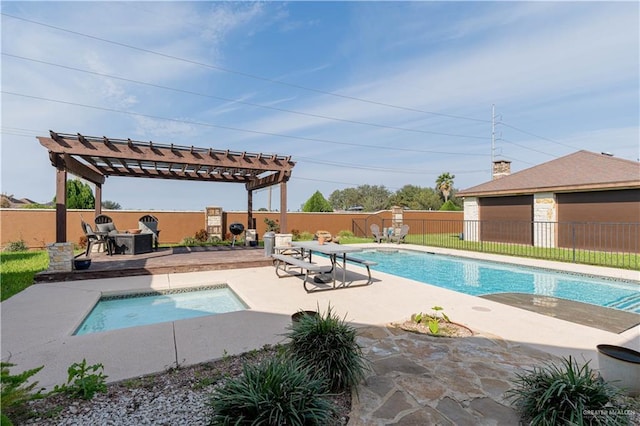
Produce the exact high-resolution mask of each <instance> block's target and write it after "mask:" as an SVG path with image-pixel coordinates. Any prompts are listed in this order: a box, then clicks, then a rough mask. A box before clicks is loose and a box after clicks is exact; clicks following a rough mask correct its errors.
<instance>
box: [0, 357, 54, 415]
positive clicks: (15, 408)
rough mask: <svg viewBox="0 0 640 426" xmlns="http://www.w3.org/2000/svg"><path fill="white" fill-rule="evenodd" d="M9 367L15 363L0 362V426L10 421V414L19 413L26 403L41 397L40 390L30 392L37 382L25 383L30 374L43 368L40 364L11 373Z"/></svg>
mask: <svg viewBox="0 0 640 426" xmlns="http://www.w3.org/2000/svg"><path fill="white" fill-rule="evenodd" d="M10 367H15V364H11V363H9V362H2V363H0V371H1V373H2V374H1V376H2V377H1V379H2V385H1V388H2V392H1V393H0V408H1V410H0V418H1V421H2V426H8V425H11V424H13V423H11V420H10V419H9V416H10V415H13V414H15V413H20V412H22V411H24V410H25V409H26V403H27V402H28V401H31V400H33V399H38V398H41V397H42V394H41V393H40V392H41V391H40V390H39V391H37V392H35V393H34V392H32V391H33V389H34V388H35V387H36V386H37V385H38V382H32V383H31V384H27V381H28V380H29V378H31V376H33V375H34V374H36V373H37V372H38V371H40V370H42V369H43V368H44V365H43V366H40V367H38V368H34V369H32V370H27V371H23V372H22V373H20V374H15V375H12V374H11V373H10V371H9V368H10Z"/></svg>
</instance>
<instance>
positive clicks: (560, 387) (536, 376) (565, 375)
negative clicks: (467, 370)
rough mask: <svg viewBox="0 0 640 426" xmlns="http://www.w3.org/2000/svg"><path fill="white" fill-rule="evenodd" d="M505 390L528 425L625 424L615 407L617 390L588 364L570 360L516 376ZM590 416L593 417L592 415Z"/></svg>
mask: <svg viewBox="0 0 640 426" xmlns="http://www.w3.org/2000/svg"><path fill="white" fill-rule="evenodd" d="M514 384H515V388H513V389H511V390H509V391H507V393H506V396H507V397H508V398H510V399H511V400H512V401H513V402H514V404H515V406H516V407H517V408H518V409H519V411H520V413H521V415H522V417H523V419H524V420H526V421H527V422H529V423H527V424H531V425H558V424H563V425H564V424H567V425H626V424H629V417H628V416H625V415H624V410H623V408H624V407H620V406H618V405H617V398H618V397H619V396H620V391H619V390H617V389H616V388H614V387H612V386H611V385H610V384H609V383H607V382H605V381H604V380H603V379H602V378H601V377H600V376H599V375H598V374H597V372H595V371H593V370H592V369H591V368H590V367H589V363H588V362H587V363H586V364H584V365H582V366H579V365H578V363H577V362H576V361H575V359H573V358H572V357H569V358H568V359H566V358H563V360H562V362H561V363H560V364H559V365H557V364H554V363H548V364H546V365H544V366H542V367H533V369H531V370H526V371H525V372H524V373H518V374H516V379H515V380H514ZM591 413H592V414H591Z"/></svg>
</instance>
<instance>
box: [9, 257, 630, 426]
mask: <svg viewBox="0 0 640 426" xmlns="http://www.w3.org/2000/svg"><path fill="white" fill-rule="evenodd" d="M371 246H374V245H371ZM412 248H414V247H412ZM154 254H157V257H156V256H153V255H154ZM164 254H165V256H162V252H158V253H150V254H148V255H143V256H145V259H144V260H142V259H141V261H142V262H149V263H151V262H152V261H153V262H156V265H157V266H158V267H161V265H160V263H162V262H163V260H162V259H163V258H164V259H165V260H166V259H171V258H172V256H175V257H174V259H183V260H181V261H180V262H178V261H176V263H175V265H173V266H171V265H166V266H165V267H167V268H172V267H177V266H176V265H178V264H183V265H184V264H185V262H186V264H191V265H192V266H193V267H198V261H196V260H194V261H193V262H191V261H190V260H187V259H189V258H190V256H194V259H196V258H199V259H200V261H202V259H203V258H207V259H208V258H217V259H219V260H221V262H219V263H218V264H217V265H216V264H215V263H211V264H210V265H211V267H212V268H214V269H216V270H211V271H199V272H188V273H167V272H162V273H157V274H153V275H152V274H148V273H147V274H145V275H137V276H128V277H127V278H126V279H123V278H116V279H111V278H100V279H84V280H74V281H64V282H62V281H61V282H49V283H46V284H39V285H33V286H31V287H29V288H27V289H26V290H25V291H23V292H21V293H19V294H17V295H16V296H14V297H12V298H11V299H9V300H7V301H5V302H3V303H2V359H3V360H7V359H10V360H11V362H13V363H15V364H17V365H18V366H19V368H20V369H27V368H34V367H37V366H40V365H45V368H44V369H43V370H42V371H40V372H39V373H38V375H37V376H36V377H35V378H34V379H35V380H38V381H39V382H40V385H41V386H46V387H48V388H52V387H53V386H54V385H55V384H60V383H63V382H64V381H65V380H66V369H67V367H68V366H69V365H70V364H71V363H73V362H77V361H79V360H82V359H83V358H86V359H87V362H88V363H90V364H92V363H97V362H101V363H103V364H104V366H105V374H107V375H108V376H109V381H119V380H124V379H127V378H131V377H139V376H141V375H146V374H152V373H157V372H162V371H165V370H167V369H168V368H173V367H176V366H187V365H193V364H197V363H201V362H205V361H208V360H211V359H217V358H221V357H223V356H225V354H229V355H233V354H238V353H243V352H247V351H250V350H252V349H256V348H261V347H262V346H264V345H265V344H275V343H280V342H282V340H283V337H282V335H283V333H285V332H286V329H287V327H288V326H289V324H290V321H291V318H290V316H291V314H292V313H294V312H296V311H298V310H299V309H304V310H316V309H317V308H318V307H319V308H320V310H322V311H324V310H325V309H326V307H327V306H328V305H329V304H330V305H331V306H332V308H333V309H334V310H335V312H337V313H338V314H339V315H341V316H344V317H345V318H346V320H348V321H349V322H351V323H352V324H353V325H354V326H356V327H358V328H360V329H361V331H362V333H361V344H363V346H364V347H365V350H366V351H367V353H368V354H369V356H370V357H371V359H372V361H374V362H375V365H376V368H375V373H374V376H372V377H371V378H370V379H369V381H368V382H367V383H366V384H362V385H361V389H360V395H361V399H360V400H359V401H357V400H354V407H353V410H354V411H353V413H352V414H353V416H352V419H351V420H352V422H351V423H350V424H358V425H360V424H371V425H373V424H402V421H403V419H404V420H406V421H409V422H411V421H412V419H413V420H415V419H423V420H424V419H427V418H431V419H441V417H439V416H441V415H443V416H445V417H446V418H449V419H451V416H452V415H454V414H455V413H458V414H459V415H460V416H463V417H464V418H462V417H461V419H462V420H460V421H463V420H464V421H467V422H468V424H473V423H472V422H473V420H474V419H475V421H476V422H478V421H482V422H485V423H487V424H496V423H498V424H499V423H500V422H501V421H504V420H505V419H507V420H508V419H513V412H512V410H511V409H510V408H509V407H507V406H506V405H505V404H504V400H502V396H501V391H500V389H502V387H504V386H505V383H507V382H508V380H507V377H508V376H510V375H511V374H512V373H513V371H514V369H516V368H521V367H522V368H524V367H529V366H530V364H531V362H533V361H535V360H542V359H545V358H547V357H549V358H550V357H553V356H568V355H572V356H574V357H576V358H577V359H580V360H585V361H587V360H591V366H592V367H593V368H597V356H596V349H595V347H596V345H597V344H601V343H608V344H614V345H623V346H628V347H632V348H637V347H639V346H640V326H638V325H637V326H635V327H633V328H631V329H629V330H627V331H625V332H623V333H620V334H616V333H612V332H608V331H604V330H599V329H596V328H592V327H588V326H585V325H581V324H576V323H572V322H568V321H565V320H560V319H557V318H553V317H550V316H544V315H540V314H538V313H535V312H530V311H527V310H523V309H519V308H516V307H512V306H508V305H506V304H502V303H497V302H495V301H492V300H487V299H484V298H478V297H473V296H468V295H464V294H460V293H456V292H452V291H449V290H446V289H442V288H438V287H433V286H429V285H424V284H419V283H416V282H414V281H411V280H407V279H403V278H398V277H396V276H392V275H388V274H384V273H381V272H374V282H373V284H371V285H370V286H367V287H359V288H353V289H348V290H340V291H332V292H323V293H318V294H307V293H306V292H305V291H304V289H303V288H302V283H301V281H300V279H298V278H283V279H279V278H277V277H276V276H275V273H274V269H273V267H272V266H259V267H247V268H242V269H229V266H230V265H232V264H234V262H235V261H238V260H239V259H240V258H241V257H244V256H245V255H246V256H248V259H249V258H252V259H253V260H252V261H256V262H264V261H265V260H266V261H267V262H269V263H270V260H269V259H265V258H264V257H263V251H262V250H259V249H244V248H242V249H228V250H220V251H218V252H211V251H209V250H203V251H201V252H194V253H191V254H189V255H185V254H179V253H176V254H171V255H168V253H164ZM146 256H149V257H146ZM218 256H219V257H218ZM224 256H229V257H228V258H227V259H226V262H222V258H223V257H224ZM234 256H236V260H235V261H234V260H232V259H233V257H234ZM135 257H138V256H131V258H132V259H130V260H132V261H133V260H137V259H133V258H135ZM116 258H125V256H116ZM126 258H129V256H126ZM152 259H153V260H152ZM96 260H97V261H96V265H98V264H100V263H101V261H98V258H96ZM126 260H127V259H123V261H126ZM118 261H120V260H118ZM247 261H249V260H247ZM318 261H324V260H320V259H318ZM105 262H106V261H105ZM172 262H173V261H172ZM537 263H538V265H539V266H545V267H552V266H558V265H557V264H553V263H552V262H539V261H538V262H537ZM560 266H564V267H566V266H567V265H560ZM568 266H570V265H568ZM92 268H93V265H92ZM105 268H106V265H105ZM137 268H138V270H140V269H143V270H149V269H148V268H149V265H144V264H142V265H138V266H137ZM357 268H358V267H357V266H355V265H354V267H353V271H354V273H358V274H364V273H366V272H364V270H362V271H360V270H358V269H357ZM580 269H581V270H582V272H587V273H596V271H597V272H599V273H610V274H619V273H621V271H618V270H608V269H606V268H594V269H590V268H586V270H585V267H584V266H580ZM132 270H136V269H132ZM80 272H82V271H79V272H78V273H77V274H78V275H76V276H79V275H81V274H80ZM96 272H98V271H97V270H96ZM103 272H104V273H105V274H106V273H107V272H108V268H107V270H104V271H103ZM112 272H113V271H112ZM215 283H226V284H227V285H228V286H229V287H230V288H231V289H233V290H234V291H235V292H236V294H238V295H239V296H240V297H241V298H242V299H243V300H244V301H245V303H247V305H248V306H249V307H250V309H248V310H246V311H240V312H234V313H230V314H224V315H214V316H208V317H201V318H195V319H188V320H181V321H174V322H165V323H159V324H153V325H149V326H141V327H134V328H129V329H121V330H114V331H106V332H102V333H95V334H87V335H82V336H73V335H72V333H73V331H74V330H75V328H76V327H77V326H78V325H79V324H80V322H81V321H82V320H83V318H84V317H85V315H86V314H87V313H88V312H89V311H90V310H91V308H92V306H93V304H94V303H95V302H96V301H97V300H98V299H99V298H100V296H101V295H102V294H114V293H129V292H141V291H150V290H158V289H179V288H185V287H196V286H203V285H210V284H215ZM433 304H438V305H440V306H443V307H444V308H445V311H446V312H447V314H448V315H449V317H450V318H451V319H452V320H453V321H456V322H459V323H463V324H465V325H467V326H468V327H470V328H472V329H473V330H475V331H476V332H478V335H477V337H474V338H470V339H464V341H458V342H456V343H455V346H450V347H449V349H448V350H446V351H445V350H444V349H442V348H440V349H438V347H440V346H441V345H442V344H443V343H442V342H438V343H437V344H434V343H432V342H430V341H429V339H422V338H420V339H417V338H416V339H412V338H411V336H404V337H403V335H396V334H394V333H389V332H388V331H384V330H385V329H384V328H381V326H384V325H387V324H389V323H392V322H397V321H401V320H404V319H406V318H408V317H409V316H410V315H411V313H414V312H420V311H424V310H425V309H426V308H427V307H429V306H432V305H433ZM372 327H373V328H372ZM376 330H379V331H376ZM460 345H462V346H460ZM456 347H459V349H456ZM462 347H464V348H465V349H464V351H466V353H469V354H471V355H473V356H470V357H466V356H464V353H463V352H461V351H462V349H461V348H462ZM461 354H462V355H461ZM416 357H425V362H426V364H425V363H423V362H422V361H419V360H418V359H417V358H416ZM434 357H435V358H434ZM442 357H444V358H442ZM437 359H441V361H439V362H438V363H433V362H429V360H431V361H434V360H437ZM497 359H502V360H509V361H508V362H505V363H498V364H495V365H493V364H494V363H495V361H496V360H497ZM445 361H446V362H445ZM481 364H486V365H489V364H492V367H491V368H498V369H499V370H500V373H499V375H498V374H497V373H492V372H487V371H484V370H483V371H484V372H483V371H481V370H478V368H479V366H480V365H481ZM425 365H426V366H427V367H428V365H431V366H432V367H433V366H436V367H435V368H436V370H437V371H435V370H434V373H433V374H430V373H427V370H425V369H426V368H427V367H425ZM445 367H446V370H442V368H445ZM428 368H431V367H428ZM487 368H488V367H487ZM470 371H473V372H474V374H472V375H470ZM485 373H486V374H485ZM428 376H431V377H433V380H436V379H437V382H433V384H432V385H430V386H428V387H424V386H422V387H421V386H420V385H419V383H422V382H421V381H423V380H424V379H425V377H428ZM492 376H494V377H495V378H496V379H495V380H491V378H492ZM455 377H465V378H466V379H465V380H467V382H468V383H467V382H465V383H467V385H465V386H467V388H466V389H470V390H469V391H468V392H467V391H466V390H464V389H463V388H461V387H460V386H461V384H459V385H460V386H458V385H456V386H458V387H451V386H453V385H451V383H449V382H448V380H450V379H451V378H455ZM430 383H431V382H430ZM447 383H449V384H447ZM416 386H418V387H419V388H420V389H417V388H416ZM436 391H437V392H436ZM456 407H463V410H464V413H463V412H462V411H460V410H458V408H456ZM443 421H444V420H443ZM454 422H455V421H454ZM444 424H446V422H445V423H444Z"/></svg>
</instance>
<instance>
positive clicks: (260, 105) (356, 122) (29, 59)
mask: <svg viewBox="0 0 640 426" xmlns="http://www.w3.org/2000/svg"><path fill="white" fill-rule="evenodd" d="M2 55H3V56H9V57H12V58H17V59H22V60H25V61H31V62H36V63H40V64H44V65H49V66H54V67H59V68H64V69H68V70H73V71H77V72H82V73H86V74H92V75H96V76H99V77H106V78H111V79H114V80H120V81H126V82H128V83H135V84H140V85H144V86H149V87H154V88H157V89H163V90H170V91H173V92H178V93H184V94H188V95H195V96H201V97H204V98H210V99H217V100H221V101H225V102H232V103H238V104H243V105H249V106H253V107H258V108H264V109H270V110H274V111H280V112H286V113H290V114H297V115H302V116H307V117H314V118H321V119H324V120H332V121H340V122H343V123H351V124H360V125H364V126H372V127H378V128H383V129H392V130H402V131H405V132H415V133H425V134H431V135H438V136H449V137H458V138H468V139H481V140H485V139H486V136H474V135H460V134H455V133H447V132H436V131H431V130H420V129H410V128H406V127H397V126H389V125H385V124H377V123H369V122H364V121H357V120H349V119H345V118H338V117H329V116H325V115H321V114H312V113H308V112H301V111H295V110H290V109H285V108H278V107H274V106H270V105H262V104H257V103H253V102H247V101H243V100H240V99H232V98H225V97H222V96H216V95H209V94H205V93H201V92H194V91H191V90H184V89H177V88H174V87H168V86H163V85H160V84H154V83H149V82H145V81H139V80H133V79H130V78H125V77H118V76H115V75H111V74H105V73H99V72H96V71H89V70H83V69H80V68H75V67H71V66H68V65H62V64H56V63H53V62H47V61H42V60H39V59H33V58H27V57H24V56H19V55H13V54H11V53H5V52H3V53H2Z"/></svg>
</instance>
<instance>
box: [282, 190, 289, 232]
mask: <svg viewBox="0 0 640 426" xmlns="http://www.w3.org/2000/svg"><path fill="white" fill-rule="evenodd" d="M288 230H289V229H288V228H287V182H282V183H280V232H281V233H283V234H286V233H287V231H288Z"/></svg>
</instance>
